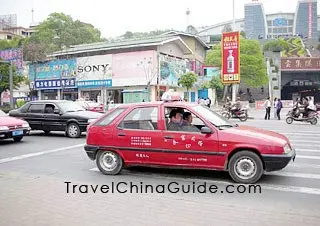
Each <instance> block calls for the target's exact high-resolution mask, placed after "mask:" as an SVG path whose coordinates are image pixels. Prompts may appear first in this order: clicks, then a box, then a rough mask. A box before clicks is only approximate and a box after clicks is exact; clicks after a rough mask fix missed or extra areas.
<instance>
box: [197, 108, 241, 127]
mask: <svg viewBox="0 0 320 226" xmlns="http://www.w3.org/2000/svg"><path fill="white" fill-rule="evenodd" d="M192 109H193V110H194V111H195V112H196V113H198V114H199V115H201V116H202V117H203V118H205V119H207V120H208V121H209V122H211V123H212V125H214V126H216V127H218V128H221V127H234V126H236V125H235V124H233V123H232V122H230V121H228V120H227V119H225V118H224V117H223V116H221V115H219V114H218V113H216V112H214V111H213V110H211V109H210V108H208V107H205V106H202V105H196V106H193V107H192Z"/></svg>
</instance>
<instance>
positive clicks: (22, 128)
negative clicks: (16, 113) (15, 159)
mask: <svg viewBox="0 0 320 226" xmlns="http://www.w3.org/2000/svg"><path fill="white" fill-rule="evenodd" d="M30 130H31V128H30V125H29V123H28V122H26V121H24V120H21V119H17V118H14V117H10V116H8V115H6V114H5V113H4V112H3V111H1V110H0V140H4V139H13V140H14V141H15V142H19V141H21V140H22V139H23V137H24V136H25V135H27V134H29V133H30Z"/></svg>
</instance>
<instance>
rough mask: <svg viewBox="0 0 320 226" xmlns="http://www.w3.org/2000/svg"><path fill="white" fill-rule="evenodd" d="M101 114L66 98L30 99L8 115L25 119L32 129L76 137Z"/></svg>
mask: <svg viewBox="0 0 320 226" xmlns="http://www.w3.org/2000/svg"><path fill="white" fill-rule="evenodd" d="M102 115H103V114H101V113H97V112H92V111H86V110H85V109H84V108H82V107H80V106H79V105H78V104H76V103H74V102H72V101H66V100H41V101H31V102H28V103H26V104H25V105H23V106H22V107H20V108H19V109H16V110H12V111H10V112H9V116H12V117H16V118H20V119H23V120H25V121H27V122H28V123H29V125H30V127H31V129H32V130H43V131H44V132H45V133H50V132H51V131H65V133H66V136H68V137H71V138H78V137H80V136H81V133H82V132H85V131H86V129H87V126H88V125H89V124H90V123H91V122H92V121H94V120H95V119H97V118H99V117H100V116H102Z"/></svg>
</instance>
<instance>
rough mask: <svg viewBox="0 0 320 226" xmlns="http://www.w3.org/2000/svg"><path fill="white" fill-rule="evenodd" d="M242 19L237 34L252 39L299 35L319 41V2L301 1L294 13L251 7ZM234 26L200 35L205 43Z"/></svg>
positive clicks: (203, 29)
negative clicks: (274, 11) (241, 32)
mask: <svg viewBox="0 0 320 226" xmlns="http://www.w3.org/2000/svg"><path fill="white" fill-rule="evenodd" d="M244 15H245V17H244V18H243V19H237V20H236V23H235V28H234V29H235V30H238V31H244V32H245V33H246V36H247V38H250V39H259V38H263V39H276V38H279V37H280V36H281V37H290V36H295V35H300V36H302V37H303V38H312V39H318V38H319V31H320V16H318V12H317V1H316V0H310V1H309V0H300V1H299V2H298V4H297V7H296V11H295V12H294V13H282V12H280V13H272V14H265V12H264V8H263V4H262V3H248V4H245V6H244ZM227 25H230V26H232V21H227V22H222V23H219V24H216V25H212V26H207V27H200V28H197V29H198V30H199V32H198V34H197V35H199V36H200V37H202V39H203V40H204V41H205V42H206V43H209V42H210V36H213V35H220V34H221V32H222V30H223V28H224V27H225V26H227Z"/></svg>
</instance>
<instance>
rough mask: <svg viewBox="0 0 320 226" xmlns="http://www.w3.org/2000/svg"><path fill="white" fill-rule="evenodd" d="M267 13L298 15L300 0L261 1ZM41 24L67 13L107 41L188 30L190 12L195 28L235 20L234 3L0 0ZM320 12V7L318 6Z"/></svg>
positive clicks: (238, 13) (240, 9)
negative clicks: (53, 15) (126, 35)
mask: <svg viewBox="0 0 320 226" xmlns="http://www.w3.org/2000/svg"><path fill="white" fill-rule="evenodd" d="M250 2H251V0H235V18H243V15H244V4H245V3H250ZM260 2H262V3H263V4H264V9H265V12H266V13H276V12H294V11H295V10H296V5H297V2H298V0H260ZM32 8H33V9H34V21H35V22H41V21H43V20H44V19H46V17H47V16H48V15H49V14H50V13H53V12H63V13H65V14H67V15H70V16H71V17H72V18H73V19H78V20H81V21H83V22H86V23H91V24H92V25H94V26H95V27H96V28H98V29H100V31H101V33H102V36H103V37H105V38H110V37H116V36H120V35H122V34H124V33H125V32H126V31H132V32H138V31H142V32H145V31H151V30H157V29H159V30H160V29H177V30H185V28H186V26H187V17H186V10H187V8H189V10H190V11H191V13H190V16H189V24H191V25H193V26H195V27H201V26H208V25H214V24H216V23H220V22H224V21H227V20H232V16H233V13H232V0H222V1H218V0H51V1H50V0H0V15H5V14H17V19H18V26H23V27H28V26H29V25H30V24H31V22H32V13H31V9H32ZM318 11H319V4H318Z"/></svg>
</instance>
